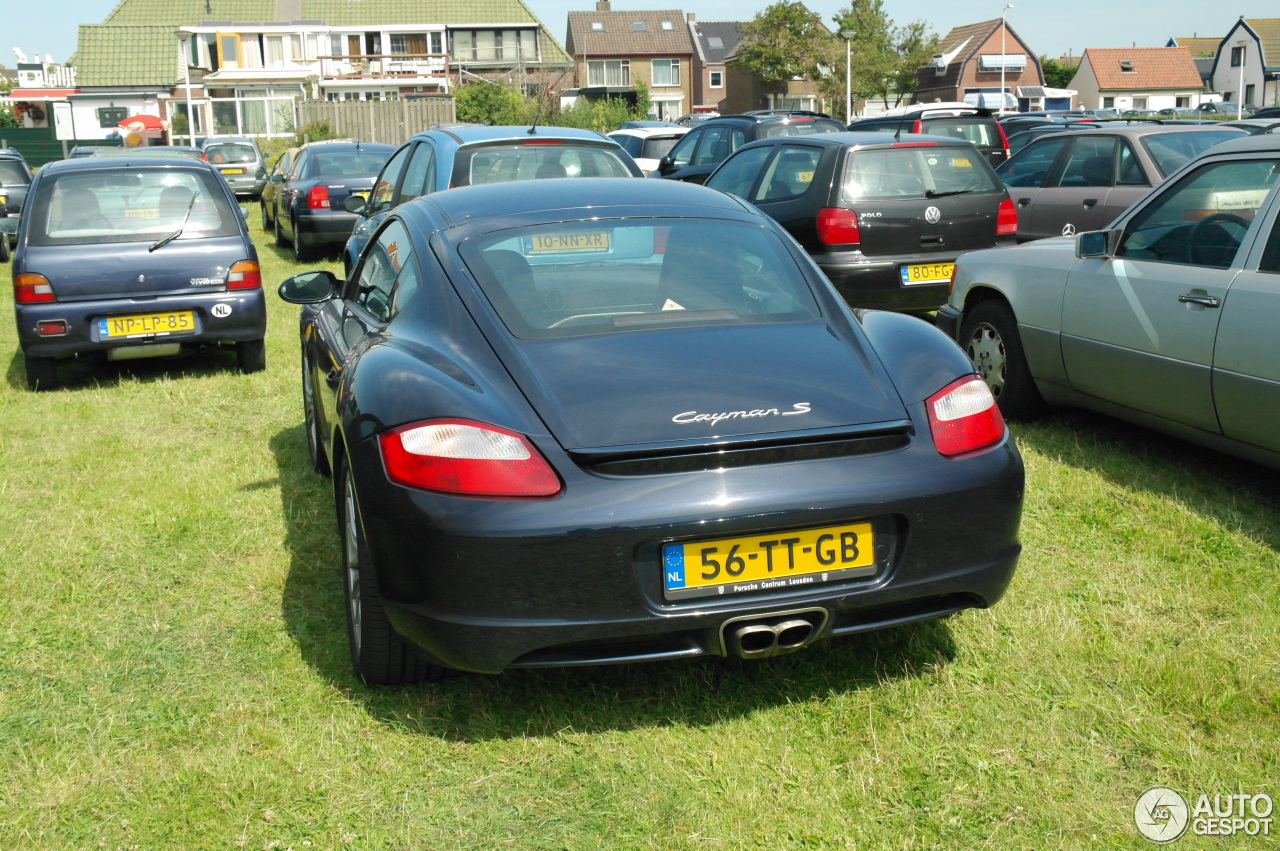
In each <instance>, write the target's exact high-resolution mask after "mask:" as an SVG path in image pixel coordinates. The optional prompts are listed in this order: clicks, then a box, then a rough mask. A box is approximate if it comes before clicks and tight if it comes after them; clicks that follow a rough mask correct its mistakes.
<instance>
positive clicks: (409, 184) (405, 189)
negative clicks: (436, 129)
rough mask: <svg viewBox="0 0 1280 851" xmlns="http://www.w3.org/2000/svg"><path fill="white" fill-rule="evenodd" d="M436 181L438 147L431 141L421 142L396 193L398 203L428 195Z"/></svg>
mask: <svg viewBox="0 0 1280 851" xmlns="http://www.w3.org/2000/svg"><path fill="white" fill-rule="evenodd" d="M435 183H436V149H435V146H434V145H432V144H431V143H430V142H420V143H419V144H418V147H417V149H416V150H414V152H413V159H411V160H409V168H408V169H407V170H406V171H405V174H404V180H403V181H401V183H400V192H399V194H397V195H396V204H397V205H399V204H403V203H404V202H405V201H412V200H413V199H414V198H417V197H418V196H420V195H426V194H428V193H430V192H431V191H432V189H434V188H435Z"/></svg>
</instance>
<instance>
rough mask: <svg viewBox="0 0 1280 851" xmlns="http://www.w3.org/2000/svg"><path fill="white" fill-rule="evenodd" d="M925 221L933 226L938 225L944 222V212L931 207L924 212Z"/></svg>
mask: <svg viewBox="0 0 1280 851" xmlns="http://www.w3.org/2000/svg"><path fill="white" fill-rule="evenodd" d="M924 220H925V221H926V222H928V223H929V224H931V225H936V224H937V223H938V222H940V221H942V211H941V210H939V209H938V208H937V207H930V208H929V209H927V210H925V211H924Z"/></svg>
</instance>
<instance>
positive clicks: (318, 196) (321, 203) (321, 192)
mask: <svg viewBox="0 0 1280 851" xmlns="http://www.w3.org/2000/svg"><path fill="white" fill-rule="evenodd" d="M307 209H308V210H327V209H329V187H327V186H312V187H311V191H310V192H308V193H307Z"/></svg>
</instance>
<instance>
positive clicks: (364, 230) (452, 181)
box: [342, 124, 644, 271]
mask: <svg viewBox="0 0 1280 851" xmlns="http://www.w3.org/2000/svg"><path fill="white" fill-rule="evenodd" d="M550 177H644V172H643V171H641V170H640V167H639V166H638V165H636V162H635V160H633V159H632V158H631V155H630V154H628V153H627V152H626V151H624V150H623V149H622V146H621V145H619V144H618V143H617V142H615V141H613V140H612V139H610V138H608V137H606V136H603V135H601V134H599V133H596V132H595V131H593V130H578V129H576V128H573V127H529V126H506V127H486V126H484V125H481V124H451V125H436V126H435V127H433V128H432V129H430V130H427V131H425V132H422V133H419V134H417V135H416V136H414V137H412V138H411V139H409V141H408V142H405V143H404V144H403V145H401V146H400V147H399V148H398V149H397V150H396V152H395V153H394V154H393V155H392V156H391V159H390V160H388V161H387V164H386V165H385V166H383V168H382V173H381V174H379V175H378V179H377V180H376V181H375V182H374V184H373V194H372V195H370V196H369V198H368V199H367V201H366V200H365V199H363V198H355V197H353V198H347V200H346V202H345V204H344V208H345V209H346V210H348V211H349V212H352V213H358V214H359V215H360V216H361V218H360V220H359V221H357V222H356V226H355V231H354V232H353V233H352V235H351V238H350V239H348V240H347V247H346V249H345V251H344V252H343V258H342V259H343V263H344V265H345V266H346V269H347V271H350V270H351V268H352V267H353V266H354V265H355V263H356V260H357V259H359V257H360V252H361V251H363V250H364V247H365V245H367V244H368V242H369V237H370V236H371V235H372V234H373V232H374V231H375V230H377V229H378V225H380V224H381V223H382V220H383V219H385V218H386V213H387V212H388V211H389V210H392V209H395V208H396V207H398V206H400V205H401V204H403V203H404V202H405V201H410V200H412V199H414V198H417V197H419V196H421V195H429V194H430V193H432V192H438V191H440V190H441V189H453V188H454V187H458V186H479V185H481V184H485V183H506V182H508V181H513V180H542V179H546V178H550Z"/></svg>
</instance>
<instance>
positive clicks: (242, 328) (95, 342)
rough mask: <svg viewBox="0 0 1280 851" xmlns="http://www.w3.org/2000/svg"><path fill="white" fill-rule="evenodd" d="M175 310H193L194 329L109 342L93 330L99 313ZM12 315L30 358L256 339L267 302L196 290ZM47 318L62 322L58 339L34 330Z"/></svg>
mask: <svg viewBox="0 0 1280 851" xmlns="http://www.w3.org/2000/svg"><path fill="white" fill-rule="evenodd" d="M215 308H217V313H220V314H224V315H223V316H218V315H216V314H215ZM179 310H191V311H193V312H194V313H195V322H196V330H195V332H194V333H182V334H171V335H170V334H164V333H160V334H155V335H150V336H145V337H130V338H127V339H114V340H113V339H110V338H103V337H102V336H100V334H99V332H98V328H97V324H98V323H97V320H98V319H100V318H103V317H109V316H121V315H128V314H143V313H147V314H150V313H169V312H173V311H179ZM14 313H15V317H16V321H17V328H18V341H19V343H20V344H21V346H22V351H23V353H24V354H27V355H32V356H35V357H61V356H64V355H73V354H83V353H87V352H95V351H105V350H107V349H115V348H122V347H127V346H141V345H151V344H154V343H181V344H182V345H184V346H188V345H201V344H208V343H219V342H243V341H246V340H261V339H262V338H263V337H264V336H265V335H266V331H267V303H266V296H265V294H264V292H263V290H262V289H256V290H236V291H228V292H211V293H199V294H190V295H182V296H173V297H168V298H164V297H162V298H156V299H148V300H145V301H134V300H131V299H120V298H115V299H102V300H94V301H71V302H53V303H48V304H19V305H15V306H14ZM50 320H53V321H56V320H63V321H65V322H66V325H67V333H66V334H64V335H62V336H58V337H45V336H41V335H40V333H39V332H38V331H37V326H38V323H40V322H42V321H50Z"/></svg>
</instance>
